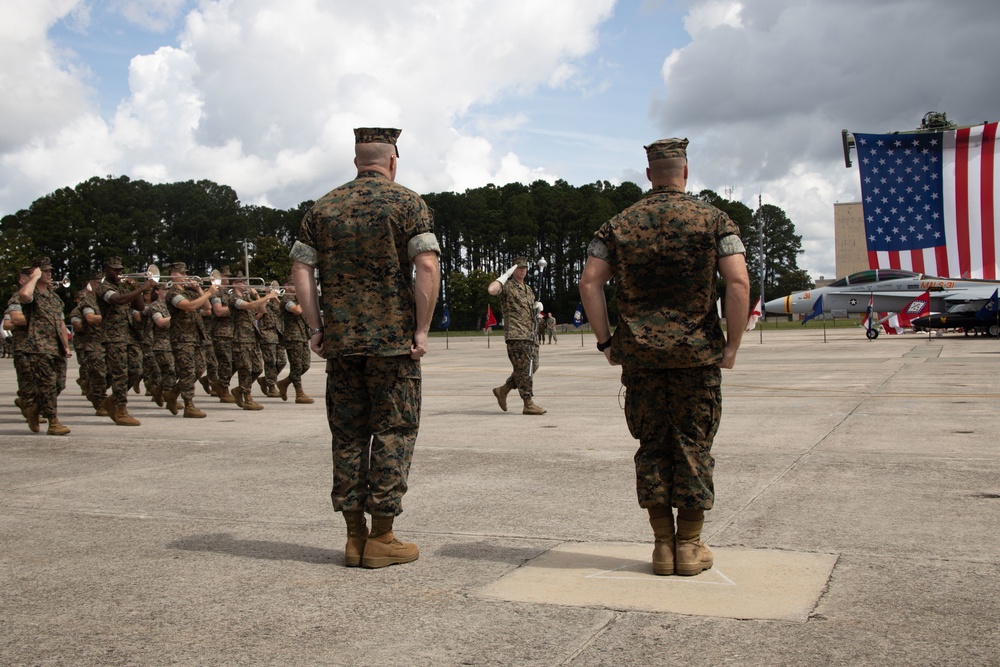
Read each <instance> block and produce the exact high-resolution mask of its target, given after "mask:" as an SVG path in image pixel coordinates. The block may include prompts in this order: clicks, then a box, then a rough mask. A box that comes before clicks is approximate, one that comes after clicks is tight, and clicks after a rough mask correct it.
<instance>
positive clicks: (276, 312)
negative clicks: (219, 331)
mask: <svg viewBox="0 0 1000 667" xmlns="http://www.w3.org/2000/svg"><path fill="white" fill-rule="evenodd" d="M281 312H282V311H281V304H280V302H279V300H278V299H274V300H272V301H269V302H268V303H267V306H265V307H264V314H263V315H262V316H261V318H260V329H259V331H260V355H261V358H262V359H263V361H264V376H263V378H260V379H261V380H263V382H262V384H263V385H264V386H262V387H261V389H263V390H264V392H265V393H273V390H274V386H275V384H277V382H278V375H279V374H280V373H281V371H282V370H283V369H284V368H285V353H284V350H283V349H282V348H280V347H279V346H278V343H279V342H280V341H281V330H282V328H283V327H284V320H283V319H282V317H281Z"/></svg>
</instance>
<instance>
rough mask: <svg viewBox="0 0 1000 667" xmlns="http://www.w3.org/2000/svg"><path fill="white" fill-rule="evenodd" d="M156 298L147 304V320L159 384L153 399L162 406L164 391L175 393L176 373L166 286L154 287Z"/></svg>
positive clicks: (154, 390)
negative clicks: (149, 323) (171, 344)
mask: <svg viewBox="0 0 1000 667" xmlns="http://www.w3.org/2000/svg"><path fill="white" fill-rule="evenodd" d="M156 297H157V298H156V300H155V301H153V303H151V304H149V321H150V322H151V324H152V327H151V331H150V333H151V335H152V339H153V343H152V348H153V361H154V362H155V363H156V367H157V370H158V371H159V377H160V384H159V385H158V386H157V387H156V388H154V389H153V400H154V401H156V404H157V405H159V406H160V407H163V403H164V398H163V394H164V392H167V391H170V392H173V393H174V394H177V393H178V392H177V373H176V372H175V371H174V352H173V349H172V348H171V346H170V310H169V309H168V308H167V303H166V299H167V288H166V286H164V285H159V286H157V288H156Z"/></svg>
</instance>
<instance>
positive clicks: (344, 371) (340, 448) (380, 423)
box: [326, 355, 421, 516]
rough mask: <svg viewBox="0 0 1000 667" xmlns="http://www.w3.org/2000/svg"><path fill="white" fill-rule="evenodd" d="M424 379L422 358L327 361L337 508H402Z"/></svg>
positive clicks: (333, 493) (391, 511)
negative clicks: (421, 372)
mask: <svg viewBox="0 0 1000 667" xmlns="http://www.w3.org/2000/svg"><path fill="white" fill-rule="evenodd" d="M420 382H421V377H420V362H419V361H415V360H413V359H410V357H409V355H405V356H402V355H401V356H396V357H377V356H371V357H363V356H339V357H335V358H333V359H329V360H328V361H327V382H326V411H327V419H328V421H329V422H330V431H331V433H332V435H333V441H332V451H333V490H332V491H331V493H330V498H331V500H332V501H333V508H334V510H336V511H338V512H342V511H345V510H367V511H368V512H369V513H371V514H382V515H389V516H395V515H397V514H399V513H400V512H402V511H403V507H402V500H403V495H404V494H405V493H406V490H407V478H408V476H409V472H410V460H411V459H412V458H413V447H414V444H415V443H416V440H417V430H418V427H419V426H420V393H421V390H420ZM369 442H370V451H371V458H370V463H369V462H368V452H369Z"/></svg>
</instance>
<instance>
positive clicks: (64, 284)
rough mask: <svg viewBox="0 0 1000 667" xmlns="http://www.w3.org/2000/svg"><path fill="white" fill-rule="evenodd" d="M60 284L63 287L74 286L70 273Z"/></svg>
mask: <svg viewBox="0 0 1000 667" xmlns="http://www.w3.org/2000/svg"><path fill="white" fill-rule="evenodd" d="M59 284H60V285H62V286H63V287H69V286H70V285H72V283H71V282H70V281H69V274H68V273H67V274H66V275H65V276H63V279H62V282H61V283H59Z"/></svg>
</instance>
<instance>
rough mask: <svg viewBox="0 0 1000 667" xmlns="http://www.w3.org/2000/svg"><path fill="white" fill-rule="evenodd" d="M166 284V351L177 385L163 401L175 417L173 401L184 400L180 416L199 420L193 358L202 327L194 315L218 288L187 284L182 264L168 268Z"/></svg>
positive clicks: (195, 354) (197, 314)
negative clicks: (168, 349)
mask: <svg viewBox="0 0 1000 667" xmlns="http://www.w3.org/2000/svg"><path fill="white" fill-rule="evenodd" d="M170 282H171V283H172V286H171V288H170V290H169V291H168V292H167V299H166V301H167V311H168V312H169V313H170V350H171V351H172V352H173V355H174V371H175V372H176V374H177V385H176V387H175V388H174V389H171V390H167V391H164V392H163V400H164V402H165V403H166V404H167V409H168V410H170V412H171V414H177V398H178V396H180V397H181V398H182V399H183V400H184V416H185V417H187V418H196V419H200V418H202V417H204V416H205V413H204V412H202V411H201V410H199V409H198V408H197V407H196V406H195V404H194V383H195V380H196V378H197V375H196V363H197V362H196V361H195V358H196V357H197V355H198V351H199V349H200V348H201V346H202V341H204V340H205V328H204V326H205V325H204V323H203V322H202V320H201V318H200V317H199V312H198V311H200V310H201V308H202V307H203V306H204V305H205V304H206V303H208V300H209V299H211V298H212V296H214V295H215V294H216V292H217V291H218V287H217V286H215V285H210V286H209V287H208V289H207V290H202V288H201V283H200V282H198V281H189V280H188V278H187V265H186V264H185V263H184V262H174V263H173V264H171V265H170Z"/></svg>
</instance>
